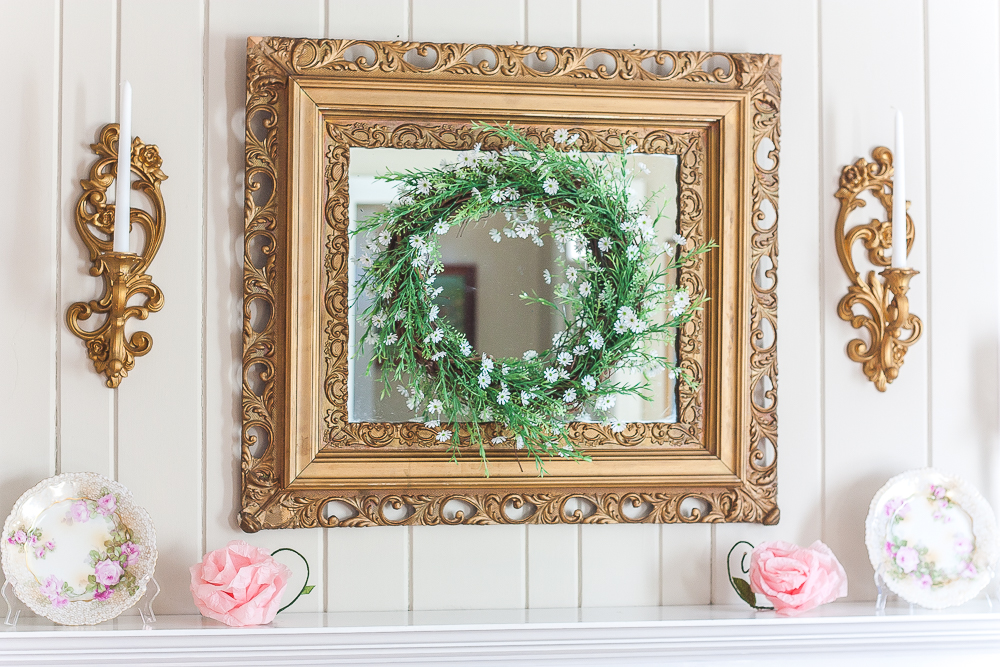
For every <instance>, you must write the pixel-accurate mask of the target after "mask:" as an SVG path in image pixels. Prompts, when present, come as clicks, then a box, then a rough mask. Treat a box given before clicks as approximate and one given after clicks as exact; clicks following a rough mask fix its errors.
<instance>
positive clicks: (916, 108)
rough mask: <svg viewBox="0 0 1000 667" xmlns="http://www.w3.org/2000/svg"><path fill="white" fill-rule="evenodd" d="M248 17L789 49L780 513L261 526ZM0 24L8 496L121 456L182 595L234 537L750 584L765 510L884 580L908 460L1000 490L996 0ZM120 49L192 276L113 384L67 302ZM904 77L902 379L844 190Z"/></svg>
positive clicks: (884, 125) (167, 590)
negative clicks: (246, 251) (895, 484)
mask: <svg viewBox="0 0 1000 667" xmlns="http://www.w3.org/2000/svg"><path fill="white" fill-rule="evenodd" d="M247 35H286V36H299V37H323V36H329V37H349V38H370V39H413V40H426V41H465V42H476V41H478V42H488V43H501V44H503V43H512V42H521V43H525V42H527V43H534V44H551V45H582V46H606V47H621V48H628V47H632V46H636V47H643V48H667V49H715V50H720V51H754V52H770V53H780V54H782V55H783V58H784V61H783V72H782V73H783V81H782V100H781V102H782V104H781V106H782V108H781V111H782V140H781V170H780V178H781V199H780V206H781V208H780V214H781V222H780V243H781V245H780V247H781V255H780V263H779V268H780V273H779V275H780V281H779V295H780V300H779V308H780V317H779V321H780V331H779V351H780V352H779V353H780V387H779V388H780V392H779V397H780V404H779V415H780V437H779V477H778V479H779V501H780V506H781V523H780V525H778V526H775V527H768V528H765V527H760V526H746V525H722V526H715V527H712V526H701V525H696V526H674V525H666V526H583V527H577V526H541V527H536V526H529V527H522V526H501V527H483V528H478V527H440V528H438V527H418V528H374V529H360V530H328V531H323V530H310V531H276V532H264V533H258V534H256V535H251V536H248V535H244V534H243V533H241V532H240V531H239V529H238V528H237V527H236V524H235V522H234V516H235V508H236V506H237V504H238V467H239V466H238V420H239V380H238V378H239V357H240V352H241V341H240V326H239V325H240V303H241V291H240V290H241V286H240V272H241V259H240V253H241V245H242V244H241V232H242V225H243V212H242V173H241V170H242V164H243V106H244V54H245V48H246V47H245V43H246V37H247ZM0 37H2V40H0V43H3V44H6V45H7V47H6V48H7V53H8V55H7V60H8V67H7V68H6V72H7V75H6V80H7V84H6V86H5V89H6V90H7V91H8V95H7V96H6V101H5V102H4V103H3V104H2V105H0V128H3V130H4V135H5V137H6V139H5V141H4V142H3V144H2V146H3V149H2V151H0V155H2V157H0V201H2V202H3V205H2V207H0V211H2V212H0V230H2V232H3V241H2V243H0V284H2V286H3V288H2V289H0V368H2V369H3V372H2V373H0V428H2V431H0V513H2V514H5V513H6V511H7V509H6V508H9V507H10V506H11V504H12V503H13V502H14V500H15V499H16V498H17V496H18V495H20V494H21V493H22V491H24V490H25V489H26V488H28V487H29V486H31V485H32V484H34V483H35V482H36V481H37V480H38V479H40V478H43V477H45V476H48V475H52V474H54V473H58V472H66V471H73V470H93V471H96V472H100V473H103V474H106V475H111V476H114V477H116V478H117V479H118V480H120V481H121V482H123V483H125V484H126V485H128V486H129V487H130V488H131V489H132V490H133V491H134V493H135V495H136V496H137V497H138V499H139V501H140V502H141V503H142V504H143V505H145V506H146V507H147V508H148V509H149V511H150V513H151V514H152V516H153V518H154V520H155V522H156V526H157V532H158V542H159V549H160V562H159V567H158V576H159V578H160V580H161V583H162V584H163V586H164V592H163V595H162V597H161V598H160V600H161V603H162V604H161V605H160V609H161V610H163V611H165V612H168V613H190V612H193V610H194V608H193V605H192V604H191V601H190V597H189V594H188V592H187V582H188V574H187V568H188V566H189V565H190V564H191V563H193V562H195V561H196V560H198V559H199V558H200V557H201V555H202V553H203V552H204V551H205V550H207V549H214V548H217V547H219V546H222V545H223V544H225V543H226V542H227V541H229V540H231V539H234V538H245V539H248V540H249V541H250V542H252V543H254V544H258V545H261V546H264V547H269V548H276V547H278V546H293V547H295V548H297V549H299V550H301V551H302V552H303V553H305V554H306V555H307V556H308V557H309V559H310V561H311V562H312V563H313V565H314V568H313V571H314V573H315V577H316V578H318V582H317V583H318V584H319V586H318V588H317V591H316V592H315V593H314V594H313V595H311V596H309V597H306V598H303V599H302V600H301V601H300V602H299V603H297V604H296V609H297V610H299V611H310V610H323V609H326V610H328V611H345V610H346V611H351V610H405V609H414V610H422V609H455V608H523V607H530V608H540V607H552V606H577V605H580V606H584V607H590V606H607V605H657V604H666V605H674V604H706V603H709V602H717V603H722V602H731V601H733V600H734V599H735V598H734V595H733V594H732V592H731V591H730V590H729V587H728V585H727V583H726V579H725V575H724V572H725V564H724V556H725V554H726V552H727V550H728V549H729V547H730V545H731V544H732V543H733V542H735V541H736V540H740V539H748V540H751V541H759V540H764V539H785V540H791V541H795V542H798V543H800V544H808V543H810V542H812V541H813V540H815V539H820V538H821V539H823V540H824V541H825V542H827V543H828V544H829V545H830V546H831V547H832V548H833V550H834V551H835V552H836V553H837V555H838V556H839V557H840V558H841V560H842V561H843V562H844V564H845V566H846V567H847V571H848V574H849V577H850V584H851V597H852V598H854V599H866V598H870V597H872V595H873V591H874V589H873V586H872V584H871V582H870V573H871V570H870V567H869V565H868V562H867V557H866V555H865V552H864V547H863V544H862V541H863V521H864V516H865V513H866V510H867V506H868V502H869V500H870V498H871V496H872V494H873V493H874V492H875V491H876V490H877V489H878V488H879V486H880V485H881V484H882V483H883V482H884V481H885V480H886V479H887V478H888V477H890V476H892V475H894V474H896V473H898V472H901V471H903V470H905V469H909V468H914V467H920V466H925V465H934V466H938V467H940V468H942V469H946V470H951V471H954V472H957V473H959V474H961V475H964V476H965V477H966V478H967V479H969V480H970V481H972V482H973V483H974V484H976V485H977V486H978V487H979V488H980V489H981V490H982V491H983V492H984V493H985V494H986V495H987V497H989V498H990V499H991V500H992V501H994V504H995V505H996V504H997V503H996V501H997V500H998V499H1000V473H998V470H1000V456H998V453H997V404H998V396H997V354H996V351H997V312H998V290H997V280H998V276H997V269H996V266H997V263H998V240H997V233H996V226H997V221H998V213H1000V211H998V208H1000V207H998V194H997V192H998V177H1000V165H998V151H1000V139H998V131H1000V104H998V98H1000V72H998V70H1000V16H998V7H997V4H996V2H994V1H993V0H963V1H962V2H960V3H959V2H954V0H925V1H923V2H921V1H919V0H824V1H817V0H660V1H659V2H657V0H490V1H489V2H480V1H472V0H364V1H357V0H328V2H324V1H323V0H282V1H281V2H278V1H276V0H272V1H267V0H169V1H167V0H120V1H116V0H62V1H60V0H32V1H31V2H25V1H24V0H0ZM119 76H123V77H127V78H128V79H130V80H131V82H132V85H133V88H134V91H135V107H134V113H133V118H134V121H133V124H134V129H135V132H136V134H138V135H139V136H140V137H141V138H142V139H143V140H144V141H147V142H151V143H155V144H157V145H158V146H159V147H160V150H161V153H162V155H163V157H164V170H165V171H166V173H167V174H168V175H169V177H170V178H169V180H168V181H166V182H165V184H164V185H163V193H164V197H165V199H166V205H167V211H168V225H167V230H166V238H165V241H164V244H163V247H162V249H161V250H160V253H159V255H158V256H157V258H156V260H155V262H154V263H153V265H152V268H151V272H152V275H153V278H154V280H155V282H156V283H157V284H158V285H160V286H161V287H162V288H163V290H164V292H165V295H166V305H165V307H164V309H163V311H162V312H160V313H156V314H154V315H153V316H152V317H151V318H150V319H149V320H148V321H147V322H146V323H145V328H147V330H148V331H149V332H150V333H151V334H152V335H153V338H154V341H155V344H154V347H153V350H152V352H151V353H150V354H149V355H148V356H147V357H143V358H142V359H140V360H139V362H138V364H137V366H136V369H135V371H134V372H133V373H132V374H131V375H130V376H129V378H128V379H127V380H126V381H125V382H124V383H123V385H122V387H121V388H120V389H119V390H117V391H111V390H108V389H106V388H104V386H103V385H102V383H101V381H100V379H99V378H98V376H97V375H96V374H95V373H94V372H93V370H92V368H91V366H90V362H89V361H88V360H87V359H86V356H85V354H84V349H83V346H82V344H81V342H80V341H79V340H77V339H76V338H74V337H73V336H72V335H71V334H70V333H69V332H68V331H67V329H66V327H65V325H64V324H63V322H64V315H65V312H66V308H67V306H68V305H69V304H70V303H72V302H74V301H79V300H86V299H90V298H94V297H96V296H97V294H98V287H99V286H98V281H97V280H95V279H94V278H92V277H90V276H88V275H87V268H88V263H87V262H86V261H85V253H84V249H83V247H82V244H81V243H80V241H79V238H78V237H77V235H76V232H75V230H74V226H73V207H74V205H75V202H76V200H77V198H78V196H79V180H80V179H81V178H82V177H84V176H85V169H86V168H87V166H88V165H89V164H90V162H91V154H90V151H89V148H88V144H89V143H91V142H92V141H94V140H95V133H96V131H97V130H98V128H100V127H101V126H102V125H104V124H105V123H107V122H111V121H114V120H115V118H116V111H115V110H116V82H117V80H118V78H119ZM893 105H895V106H898V107H899V108H901V109H902V110H903V112H904V114H905V115H906V119H907V138H908V145H907V151H906V153H907V159H908V164H907V170H908V173H909V174H910V177H909V178H908V179H907V180H908V187H909V190H908V194H909V195H910V199H911V200H912V202H913V204H912V208H911V214H912V215H913V218H914V220H915V222H916V227H917V237H916V242H915V245H914V249H913V253H912V255H911V258H912V263H913V265H914V266H915V267H916V268H918V269H919V270H920V271H921V274H920V275H919V276H918V277H917V278H916V279H915V280H914V283H913V290H912V291H911V303H912V310H913V311H914V312H915V313H917V314H918V315H919V316H920V317H922V318H923V320H924V323H925V325H926V328H927V331H926V333H925V335H924V338H923V340H922V341H920V342H919V343H918V344H917V345H916V346H915V347H914V348H912V349H911V351H910V352H909V354H908V355H907V357H906V365H905V367H904V368H903V370H902V375H901V377H900V379H899V380H898V381H897V382H896V384H894V385H893V386H891V387H890V388H889V391H888V392H887V393H886V394H879V393H878V392H877V391H876V390H875V389H874V387H873V386H872V385H871V383H870V382H868V381H867V380H865V379H864V377H863V376H862V374H861V370H860V368H859V366H858V365H857V364H855V363H852V362H850V361H848V359H847V357H846V355H845V352H844V346H845V344H846V343H847V341H848V340H849V339H850V338H851V337H852V333H853V330H851V329H850V327H849V325H848V324H846V323H845V322H842V321H841V320H840V319H839V318H838V317H837V315H836V311H835V308H836V303H837V301H838V300H839V298H840V296H841V295H842V294H843V293H844V290H845V288H846V278H845V276H844V274H843V272H842V270H841V268H840V265H839V263H838V262H837V259H836V254H835V251H834V247H833V244H832V241H833V239H832V233H833V224H834V219H835V217H836V213H837V202H836V200H835V199H834V198H833V193H834V191H835V190H836V188H837V180H838V177H839V174H840V169H841V167H842V166H843V165H845V164H848V163H850V162H853V161H854V160H855V159H857V158H858V157H861V156H868V155H869V154H870V150H871V148H873V147H874V146H876V145H879V144H888V145H891V141H892V112H891V110H890V107H891V106H893ZM0 518H2V517H0Z"/></svg>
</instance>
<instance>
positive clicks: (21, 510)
mask: <svg viewBox="0 0 1000 667" xmlns="http://www.w3.org/2000/svg"><path fill="white" fill-rule="evenodd" d="M0 556H2V560H3V573H4V576H5V577H6V578H7V581H8V582H10V584H11V585H12V586H13V588H14V593H15V594H16V595H17V597H18V598H20V600H21V601H22V602H24V604H26V605H27V606H28V607H29V608H30V609H31V610H32V611H34V612H35V613H36V614H39V615H40V616H44V617H45V618H48V619H50V620H52V621H55V622H56V623H62V624H64V625H93V624H95V623H101V622H103V621H107V620H109V619H112V618H115V617H116V616H118V615H119V614H121V613H122V612H123V611H125V610H126V609H128V608H129V607H131V606H132V605H134V604H135V603H136V602H138V601H139V599H140V598H141V597H142V596H143V594H144V593H145V592H146V584H147V583H148V582H149V580H150V578H151V577H152V576H153V569H154V568H155V567H156V534H155V532H154V530H153V523H152V521H151V520H150V518H149V514H147V513H146V510H144V509H142V508H141V507H139V506H138V505H137V504H136V503H135V500H133V498H132V494H131V493H130V492H129V490H128V489H126V488H125V487H124V486H122V485H121V484H119V483H118V482H115V481H113V480H110V479H107V478H106V477H102V476H101V475H98V474H96V473H89V472H82V473H66V474H63V475H57V476H55V477H50V478H49V479H46V480H43V481H41V482H39V483H38V484H37V485H35V486H34V487H33V488H32V489H30V490H28V491H26V492H25V493H24V495H22V496H21V497H20V498H19V499H18V501H17V502H16V503H14V509H13V510H11V513H10V516H8V517H7V521H6V522H5V523H4V527H3V534H2V536H0Z"/></svg>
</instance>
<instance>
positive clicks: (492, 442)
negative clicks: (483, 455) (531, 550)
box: [490, 435, 507, 445]
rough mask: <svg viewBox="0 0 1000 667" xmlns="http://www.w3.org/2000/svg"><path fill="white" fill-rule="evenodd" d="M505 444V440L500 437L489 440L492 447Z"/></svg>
mask: <svg viewBox="0 0 1000 667" xmlns="http://www.w3.org/2000/svg"><path fill="white" fill-rule="evenodd" d="M505 442H507V438H505V437H504V436H502V435H498V436H497V437H495V438H493V439H492V440H490V443H491V444H494V445H502V444H503V443H505Z"/></svg>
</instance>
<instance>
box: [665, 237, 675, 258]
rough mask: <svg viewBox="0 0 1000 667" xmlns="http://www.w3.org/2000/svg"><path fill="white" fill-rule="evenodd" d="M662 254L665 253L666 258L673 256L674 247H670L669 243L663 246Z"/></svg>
mask: <svg viewBox="0 0 1000 667" xmlns="http://www.w3.org/2000/svg"><path fill="white" fill-rule="evenodd" d="M663 252H665V253H667V257H673V256H674V247H673V246H672V245H670V241H667V242H666V243H664V244H663Z"/></svg>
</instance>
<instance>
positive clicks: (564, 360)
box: [556, 352, 573, 366]
mask: <svg viewBox="0 0 1000 667" xmlns="http://www.w3.org/2000/svg"><path fill="white" fill-rule="evenodd" d="M556 361H558V362H559V364H560V365H561V366H569V365H570V364H571V363H573V355H572V354H570V353H569V352H560V353H559V356H557V357H556Z"/></svg>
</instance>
